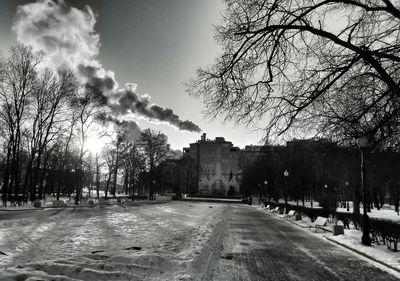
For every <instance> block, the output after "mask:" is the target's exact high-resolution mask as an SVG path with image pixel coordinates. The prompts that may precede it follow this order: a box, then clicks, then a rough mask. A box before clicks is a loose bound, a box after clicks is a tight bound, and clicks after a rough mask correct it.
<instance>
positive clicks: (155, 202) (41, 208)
mask: <svg viewBox="0 0 400 281" xmlns="http://www.w3.org/2000/svg"><path fill="white" fill-rule="evenodd" d="M168 202H170V200H153V201H134V202H128V203H110V204H105V205H102V206H103V207H106V206H119V207H122V208H125V207H126V206H132V207H136V206H141V205H155V204H164V203H168ZM98 206H100V205H98V204H95V205H67V206H63V207H52V206H45V207H40V208H29V209H6V208H0V212H3V211H4V212H26V211H43V210H49V209H50V210H57V209H81V208H82V209H83V208H94V207H98Z"/></svg>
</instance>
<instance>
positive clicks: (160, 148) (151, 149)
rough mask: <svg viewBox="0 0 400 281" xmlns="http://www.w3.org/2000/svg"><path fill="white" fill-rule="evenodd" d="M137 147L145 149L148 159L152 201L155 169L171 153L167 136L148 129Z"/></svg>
mask: <svg viewBox="0 0 400 281" xmlns="http://www.w3.org/2000/svg"><path fill="white" fill-rule="evenodd" d="M137 145H138V146H139V147H141V148H142V149H143V152H144V155H145V158H146V165H147V169H148V171H149V185H150V194H149V196H150V200H152V199H153V198H154V197H153V195H154V185H155V181H154V180H155V174H154V172H155V168H156V167H157V166H158V165H160V164H161V162H162V161H163V160H164V159H165V158H166V156H167V155H168V152H169V144H168V142H167V136H166V135H164V134H163V133H161V132H160V131H158V132H156V131H153V130H151V129H146V130H143V132H142V134H141V137H140V140H139V142H138V144H137Z"/></svg>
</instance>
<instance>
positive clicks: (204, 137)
mask: <svg viewBox="0 0 400 281" xmlns="http://www.w3.org/2000/svg"><path fill="white" fill-rule="evenodd" d="M201 140H202V141H205V140H206V133H203V135H202V136H201Z"/></svg>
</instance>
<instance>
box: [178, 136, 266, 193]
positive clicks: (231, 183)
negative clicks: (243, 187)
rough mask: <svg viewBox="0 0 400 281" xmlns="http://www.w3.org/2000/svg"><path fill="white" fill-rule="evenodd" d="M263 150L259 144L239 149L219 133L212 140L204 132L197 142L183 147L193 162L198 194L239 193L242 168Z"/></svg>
mask: <svg viewBox="0 0 400 281" xmlns="http://www.w3.org/2000/svg"><path fill="white" fill-rule="evenodd" d="M260 153H262V150H261V146H246V148H245V149H242V150H241V149H239V148H238V147H235V146H233V144H232V143H231V142H229V141H226V140H225V139H224V138H222V137H217V138H215V139H214V140H210V139H207V138H206V134H203V135H202V137H201V139H200V140H198V141H197V142H196V143H191V144H190V147H189V148H184V154H186V155H187V154H188V155H190V157H191V158H193V159H194V160H195V162H196V166H197V176H198V184H197V190H196V192H195V193H197V194H199V195H213V196H229V195H231V196H232V195H239V194H240V181H241V174H242V170H243V168H244V166H245V165H247V164H248V163H249V162H250V161H251V160H252V159H254V157H256V156H257V155H259V154H260Z"/></svg>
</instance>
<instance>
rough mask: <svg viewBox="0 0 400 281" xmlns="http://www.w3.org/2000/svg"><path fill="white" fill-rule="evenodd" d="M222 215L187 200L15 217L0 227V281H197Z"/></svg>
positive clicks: (213, 208)
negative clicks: (199, 270)
mask: <svg viewBox="0 0 400 281" xmlns="http://www.w3.org/2000/svg"><path fill="white" fill-rule="evenodd" d="M223 212H224V205H221V204H214V203H196V204H190V203H187V202H170V203H168V204H165V203H164V204H157V205H154V204H152V205H141V206H140V207H135V206H124V207H121V206H107V207H106V208H99V207H92V208H66V209H44V210H40V211H29V212H17V213H15V212H14V213H13V214H14V216H12V217H11V218H9V219H5V220H2V221H0V228H1V230H2V231H1V232H0V251H2V252H4V253H5V254H7V255H0V272H1V273H0V280H4V281H6V280H196V276H198V275H199V274H202V272H198V268H200V267H201V266H200V265H203V264H204V263H206V262H207V259H208V258H209V253H210V252H211V251H212V248H213V247H215V245H213V244H212V243H213V242H212V240H215V239H211V237H212V235H215V231H217V232H218V228H216V227H215V226H216V225H218V222H219V221H221V220H222V219H223ZM7 214H9V213H7ZM210 241H211V242H210ZM133 247H135V248H133Z"/></svg>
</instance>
